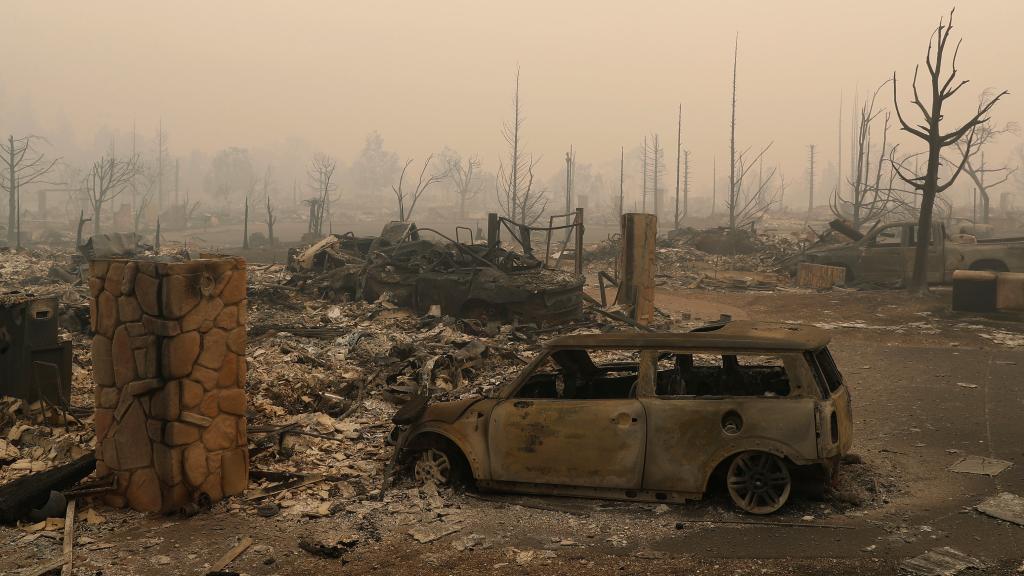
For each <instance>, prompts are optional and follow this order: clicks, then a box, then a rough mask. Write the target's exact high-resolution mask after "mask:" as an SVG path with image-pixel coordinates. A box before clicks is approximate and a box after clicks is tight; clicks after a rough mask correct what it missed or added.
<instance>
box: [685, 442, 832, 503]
mask: <svg viewBox="0 0 1024 576" xmlns="http://www.w3.org/2000/svg"><path fill="white" fill-rule="evenodd" d="M752 450H756V451H758V452H768V453H769V454H774V455H776V456H778V457H779V458H785V459H788V460H790V461H792V462H793V463H794V464H797V465H800V466H803V465H807V464H814V463H816V462H817V460H816V459H814V458H806V457H804V456H802V455H801V454H800V452H799V451H798V450H797V449H796V448H795V447H793V446H790V445H789V444H786V443H784V442H779V441H777V440H772V439H770V438H763V437H753V438H744V439H742V440H739V441H737V442H734V443H731V444H729V445H728V446H725V447H723V448H721V449H720V450H718V451H717V452H715V453H714V455H712V456H711V458H709V459H708V460H707V464H706V467H705V469H704V491H707V489H708V482H709V481H710V480H711V474H712V473H714V471H715V469H716V468H718V466H720V465H721V464H722V463H723V462H725V461H726V460H728V459H730V458H732V457H733V456H735V455H737V454H739V453H741V452H748V451H752Z"/></svg>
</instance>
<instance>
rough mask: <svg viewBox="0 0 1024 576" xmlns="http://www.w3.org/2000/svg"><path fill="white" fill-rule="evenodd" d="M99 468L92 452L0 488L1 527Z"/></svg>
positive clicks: (19, 518) (19, 517)
mask: <svg viewBox="0 0 1024 576" xmlns="http://www.w3.org/2000/svg"><path fill="white" fill-rule="evenodd" d="M95 469H96V454H94V453H92V452H89V453H88V454H85V455H83V456H81V457H79V458H78V459H76V460H72V461H71V462H68V463H67V464H64V465H63V466H58V467H56V468H51V469H49V470H43V471H42V472H37V473H35V474H29V475H28V476H22V477H21V478H18V479H16V480H13V481H11V482H8V483H7V484H4V485H3V486H0V524H14V523H15V522H17V521H18V520H21V519H22V518H24V517H25V516H27V515H28V513H29V512H30V511H31V510H32V509H33V508H39V507H40V506H42V505H43V504H45V503H46V500H47V499H48V498H49V497H50V491H51V490H56V491H58V492H59V491H61V490H64V489H66V488H69V487H71V486H73V485H74V484H75V483H76V482H78V481H79V480H81V479H82V478H85V477H86V476H88V475H89V474H91V473H92V471H93V470H95Z"/></svg>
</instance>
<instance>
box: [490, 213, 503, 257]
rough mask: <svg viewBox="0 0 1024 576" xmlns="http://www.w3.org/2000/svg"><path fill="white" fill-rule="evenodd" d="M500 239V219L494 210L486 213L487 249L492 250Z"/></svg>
mask: <svg viewBox="0 0 1024 576" xmlns="http://www.w3.org/2000/svg"><path fill="white" fill-rule="evenodd" d="M500 241H501V220H499V219H498V215H497V214H496V213H495V212H491V213H489V214H488V215H487V250H488V251H490V250H494V249H495V248H497V247H498V243H499V242H500Z"/></svg>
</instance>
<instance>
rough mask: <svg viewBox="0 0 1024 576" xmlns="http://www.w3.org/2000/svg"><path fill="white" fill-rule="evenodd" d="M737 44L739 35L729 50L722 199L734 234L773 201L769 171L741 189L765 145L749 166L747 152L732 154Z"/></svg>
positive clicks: (734, 145) (761, 156) (752, 220)
mask: <svg viewBox="0 0 1024 576" xmlns="http://www.w3.org/2000/svg"><path fill="white" fill-rule="evenodd" d="M739 53H740V42H739V34H737V35H736V44H735V46H734V48H733V57H732V116H731V120H730V122H729V196H728V198H726V199H725V207H726V209H727V210H728V211H729V230H730V231H736V229H737V228H741V227H743V226H747V225H749V224H751V223H752V222H755V221H756V220H758V219H760V218H761V216H763V215H764V213H765V212H767V211H768V210H769V209H770V208H771V207H772V206H773V205H774V204H775V202H776V201H777V198H775V197H773V195H772V194H771V188H770V187H769V183H770V182H771V181H772V177H773V176H774V175H775V169H774V168H773V169H772V170H771V171H770V173H769V174H768V177H767V178H765V177H764V175H763V174H762V176H761V178H759V179H758V183H757V186H755V187H749V186H744V180H745V179H746V176H747V174H748V173H749V172H750V169H751V168H753V167H754V165H755V164H758V165H760V164H761V161H762V159H763V158H764V155H765V153H766V152H768V149H769V148H771V147H772V145H771V144H768V145H767V146H765V147H764V148H762V149H761V151H760V152H758V153H757V154H755V155H754V157H753V158H752V159H751V161H750V162H748V161H747V159H748V157H749V156H748V155H749V148H748V149H746V150H743V151H741V152H737V151H736V66H737V63H738V62H739Z"/></svg>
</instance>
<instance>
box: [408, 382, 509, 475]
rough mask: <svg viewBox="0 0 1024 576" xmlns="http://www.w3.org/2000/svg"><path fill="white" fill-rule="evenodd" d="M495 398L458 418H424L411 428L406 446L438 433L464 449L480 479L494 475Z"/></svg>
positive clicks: (474, 472)
mask: <svg viewBox="0 0 1024 576" xmlns="http://www.w3.org/2000/svg"><path fill="white" fill-rule="evenodd" d="M492 407H493V403H492V402H486V401H485V402H482V403H481V405H480V408H481V409H470V410H468V411H466V413H464V414H463V415H462V416H461V417H460V418H459V419H457V420H456V421H454V422H451V423H449V422H445V421H442V420H424V421H421V422H417V423H416V424H414V425H413V426H412V427H410V428H409V431H408V433H407V440H406V441H405V442H404V444H403V449H404V447H405V446H410V445H412V444H413V443H414V442H415V441H416V439H417V438H418V437H421V436H422V435H424V434H437V435H438V436H441V437H442V438H446V439H448V440H449V441H451V442H452V443H453V444H455V446H456V447H457V448H458V449H459V450H461V451H462V454H463V455H464V456H465V457H466V461H467V462H469V466H470V468H471V469H472V472H473V477H474V478H476V479H478V480H487V479H489V478H490V473H491V463H490V458H489V457H488V452H487V420H488V418H489V416H490V408H492Z"/></svg>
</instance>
